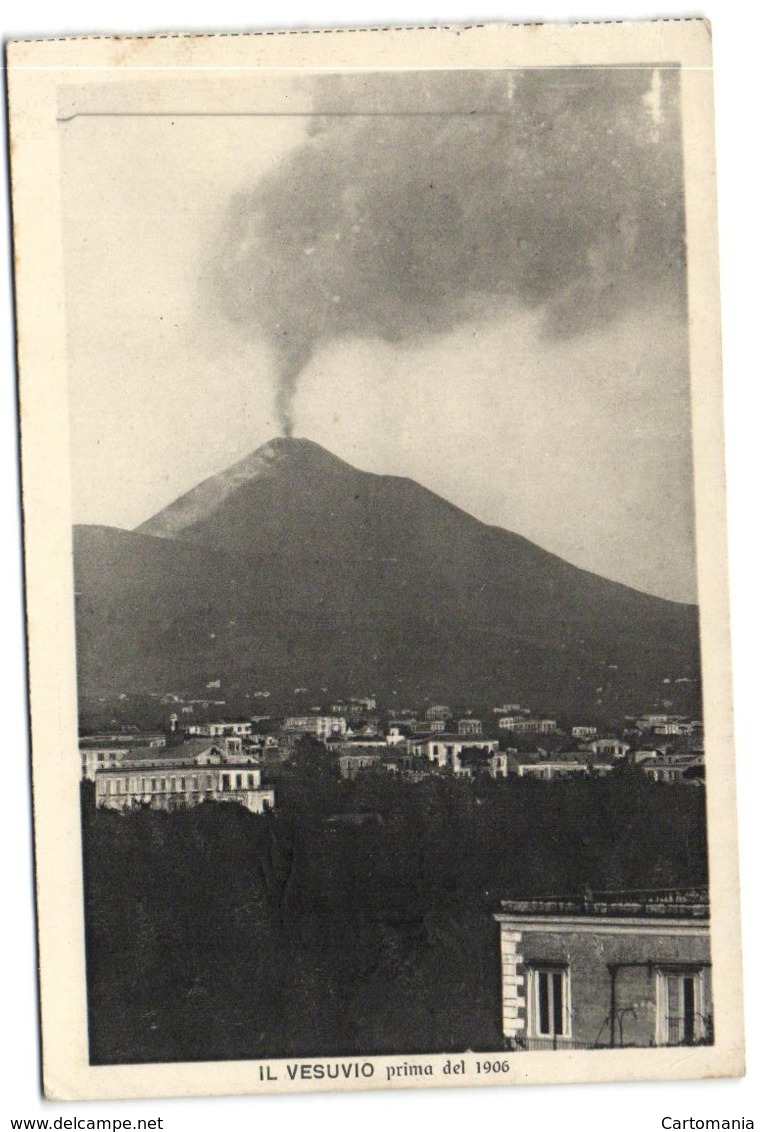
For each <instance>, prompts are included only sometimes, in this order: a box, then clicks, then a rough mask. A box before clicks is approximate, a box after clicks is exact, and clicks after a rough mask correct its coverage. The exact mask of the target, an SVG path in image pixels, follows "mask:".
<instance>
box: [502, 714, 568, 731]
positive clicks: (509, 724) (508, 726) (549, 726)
mask: <svg viewBox="0 0 765 1132" xmlns="http://www.w3.org/2000/svg"><path fill="white" fill-rule="evenodd" d="M497 726H498V727H499V728H500V730H502V731H514V732H515V733H516V734H519V735H522V734H534V735H549V734H551V733H552V732H554V731H555V730H556V726H557V724H556V721H555V720H554V719H519V718H518V717H517V716H514V715H509V716H503V717H502V718H501V719H500V720H499V722H498V723H497Z"/></svg>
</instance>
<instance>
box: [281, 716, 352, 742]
mask: <svg viewBox="0 0 765 1132" xmlns="http://www.w3.org/2000/svg"><path fill="white" fill-rule="evenodd" d="M347 730H348V724H347V722H346V720H345V718H344V716H342V715H289V716H287V718H286V719H285V720H284V723H283V724H282V731H284V732H285V734H287V735H312V736H313V737H314V738H316V739H322V740H323V739H329V738H331V737H332V736H333V735H345V733H346V731H347Z"/></svg>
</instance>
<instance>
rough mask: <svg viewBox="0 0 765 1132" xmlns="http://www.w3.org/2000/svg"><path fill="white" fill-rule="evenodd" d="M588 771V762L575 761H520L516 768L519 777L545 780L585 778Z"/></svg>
mask: <svg viewBox="0 0 765 1132" xmlns="http://www.w3.org/2000/svg"><path fill="white" fill-rule="evenodd" d="M588 773H589V768H588V766H587V764H586V763H573V762H559V763H556V762H542V763H519V764H518V768H517V770H516V774H517V775H518V777H519V778H541V779H543V780H544V781H545V782H550V781H552V779H554V778H584V777H586V775H587V774H588Z"/></svg>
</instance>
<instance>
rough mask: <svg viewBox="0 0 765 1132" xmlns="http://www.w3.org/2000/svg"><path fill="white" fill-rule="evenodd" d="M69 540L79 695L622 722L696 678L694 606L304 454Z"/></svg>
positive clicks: (306, 449) (313, 449)
mask: <svg viewBox="0 0 765 1132" xmlns="http://www.w3.org/2000/svg"><path fill="white" fill-rule="evenodd" d="M74 542H75V571H76V581H77V589H78V592H79V594H80V597H79V599H78V635H79V638H78V639H79V654H80V674H81V681H82V685H83V687H84V688H86V689H90V690H94V689H104V690H138V689H141V688H142V689H148V688H149V687H151V688H152V689H156V690H164V689H168V688H172V689H177V688H179V687H181V686H190V685H192V684H195V683H197V684H198V682H199V681H201V680H203V679H204V678H205V677H206V678H207V679H210V678H212V677H215V676H218V675H220V674H223V675H226V676H228V677H229V678H230V679H232V680H234V681H236V679H240V680H241V681H242V682H243V683H246V682H248V681H255V682H256V683H257V685H259V686H266V687H272V689H273V690H276V691H278V690H280V689H281V690H284V689H287V688H291V687H293V686H294V685H296V684H302V683H305V684H308V686H310V687H313V688H316V687H323V686H328V687H330V688H332V689H333V690H335V691H337V693H340V692H353V691H354V690H356V691H360V690H361V689H363V688H365V687H366V688H373V689H374V690H375V691H377V692H378V694H380V695H391V694H392V693H393V691H394V690H395V691H396V692H397V693H398V695H399V696H400V697H401V698H407V697H408V698H412V697H420V698H421V697H422V696H424V695H439V696H445V697H450V698H454V699H471V700H472V699H478V700H480V701H481V702H484V701H486V700H490V699H495V698H497V697H506V696H508V695H513V696H523V697H525V698H526V699H527V700H530V701H531V702H532V703H535V704H538V705H540V706H542V705H545V706H547V707H549V708H550V709H553V708H555V709H556V710H565V709H570V710H582V711H584V710H591V709H592V707H593V706H595V705H596V704H597V700H598V699H600V700H605V701H608V702H609V704H611V706H613V708H614V709H616V708H618V709H619V710H621V709H623V710H629V709H630V708H631V707H634V708H635V709H639V708H642V707H644V706H645V705H646V704H647V703H652V702H655V701H656V699H657V697H658V696H660V695H662V681H663V680H666V679H670V680H674V679H677V678H678V677H690V678H691V679H695V677H696V676H697V674H698V641H697V611H696V609H695V607H692V606H683V605H678V604H675V603H672V602H668V601H663V600H661V599H659V598H655V597H651V596H649V595H646V594H642V593H638V592H637V591H635V590H631V589H629V588H628V587H626V586H621V585H618V584H617V583H614V582H609V581H606V580H605V579H602V578H599V577H597V576H596V575H593V574H589V573H587V572H586V571H583V570H579V569H577V568H575V567H574V566H571V565H570V564H569V563H567V562H564V561H563V560H562V559H560V558H557V557H555V556H554V555H551V554H549V553H547V552H546V551H544V550H542V549H541V548H539V547H537V546H535V545H534V544H532V543H530V542H528V541H527V540H526V539H523V538H521V537H520V536H518V535H515V534H512V533H511V532H508V531H503V530H501V529H499V528H496V527H489V526H486V525H485V524H483V523H480V522H478V521H477V520H476V519H473V518H472V517H471V516H469V515H467V514H466V513H465V512H463V511H460V510H459V509H458V508H457V507H454V506H453V505H451V504H449V503H447V502H446V501H445V500H443V499H441V498H439V497H438V496H436V495H434V494H433V493H432V492H429V491H427V490H426V489H424V488H422V487H420V486H419V485H418V484H416V483H414V482H413V481H411V480H406V479H399V478H396V477H389V476H376V475H371V474H369V473H365V472H360V471H358V470H357V469H355V468H352V467H351V466H349V465H348V464H345V463H343V462H342V461H340V460H338V459H337V458H336V457H334V456H332V455H331V454H330V453H328V452H326V451H325V450H324V449H322V448H320V447H319V446H318V445H315V444H312V443H311V442H310V441H302V440H277V441H272V442H270V444H268V445H264V446H263V448H261V449H259V450H258V451H257V452H255V453H253V454H252V455H251V456H250V457H247V459H246V460H244V461H241V462H240V463H239V464H237V465H234V466H233V467H232V468H231V469H229V470H228V471H227V472H224V473H222V474H221V475H220V476H215V477H212V478H211V479H210V480H207V481H205V482H204V483H203V484H201V485H199V487H197V488H195V489H194V490H193V491H191V492H189V493H188V494H187V495H185V496H183V497H182V498H181V499H179V500H177V501H176V502H175V503H173V504H171V506H170V507H168V508H166V509H165V510H164V511H162V512H160V513H159V514H158V515H156V516H154V517H153V518H152V519H150V520H149V521H148V522H146V523H144V524H142V526H141V527H140V528H139V529H138V530H137V531H136V532H127V531H117V530H115V529H111V528H96V527H81V528H76V530H75V540H74ZM598 688H601V689H603V690H602V691H601V692H597V691H596V689H598ZM664 694H666V692H664Z"/></svg>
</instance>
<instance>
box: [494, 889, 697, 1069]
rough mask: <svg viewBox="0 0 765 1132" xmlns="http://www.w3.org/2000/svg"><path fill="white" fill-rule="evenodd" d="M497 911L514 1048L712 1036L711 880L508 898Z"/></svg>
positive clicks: (677, 1042) (506, 1021)
mask: <svg viewBox="0 0 765 1132" xmlns="http://www.w3.org/2000/svg"><path fill="white" fill-rule="evenodd" d="M495 919H496V920H497V921H498V923H499V926H500V954H501V986H502V1029H503V1033H504V1035H505V1040H506V1042H507V1045H508V1048H510V1049H513V1050H545V1049H599V1048H609V1047H617V1046H618V1047H627V1046H633V1047H647V1046H687V1045H703V1044H711V1042H712V1040H713V1032H714V1031H713V1004H712V983H711V962H710V941H709V901H708V894H707V891H706V889H695V890H692V891H691V890H686V891H679V890H669V889H668V890H663V891H654V892H622V893H614V892H610V893H588V894H586V895H585V896H584V897H564V898H544V899H532V900H507V901H503V902H502V906H501V911H500V912H498V913H497V914H496V915H495Z"/></svg>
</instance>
